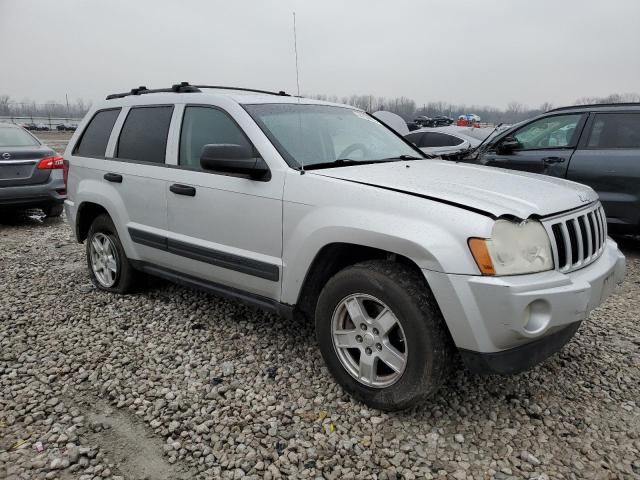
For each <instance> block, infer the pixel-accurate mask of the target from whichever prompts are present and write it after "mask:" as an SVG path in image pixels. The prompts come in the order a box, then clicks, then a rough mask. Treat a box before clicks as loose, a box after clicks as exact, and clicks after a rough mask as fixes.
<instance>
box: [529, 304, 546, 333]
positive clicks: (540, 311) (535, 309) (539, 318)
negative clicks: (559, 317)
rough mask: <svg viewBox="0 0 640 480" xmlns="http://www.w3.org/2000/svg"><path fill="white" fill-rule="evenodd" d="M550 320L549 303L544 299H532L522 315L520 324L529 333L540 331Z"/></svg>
mask: <svg viewBox="0 0 640 480" xmlns="http://www.w3.org/2000/svg"><path fill="white" fill-rule="evenodd" d="M549 320H551V305H549V303H548V302H547V301H546V300H534V301H533V302H531V303H530V304H529V305H527V308H525V309H524V313H523V315H522V326H523V328H524V331H525V332H526V333H529V334H536V333H540V332H542V331H543V330H544V329H545V328H547V325H549Z"/></svg>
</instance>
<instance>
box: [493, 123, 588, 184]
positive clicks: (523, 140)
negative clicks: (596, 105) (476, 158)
mask: <svg viewBox="0 0 640 480" xmlns="http://www.w3.org/2000/svg"><path fill="white" fill-rule="evenodd" d="M584 117H585V115H582V114H565V115H553V116H549V117H544V118H540V119H538V120H534V121H533V122H531V123H529V124H527V125H524V126H523V127H521V128H519V129H518V130H516V131H515V132H513V133H512V134H510V135H508V136H507V137H503V138H502V139H501V140H499V141H498V142H496V144H495V145H493V146H492V147H491V149H490V150H488V151H487V152H486V153H485V154H484V155H483V156H482V157H481V163H482V164H484V165H491V166H494V167H501V168H511V169H514V170H521V171H525V172H533V173H542V174H545V175H553V176H555V177H564V176H565V174H566V172H567V167H568V165H569V162H570V160H571V155H572V154H573V151H574V149H575V146H576V144H577V142H578V138H579V137H580V132H581V131H582V127H583V126H584ZM514 140H515V142H514ZM507 144H511V148H505V147H506V146H507Z"/></svg>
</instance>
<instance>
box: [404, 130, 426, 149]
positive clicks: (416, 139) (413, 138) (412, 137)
mask: <svg viewBox="0 0 640 480" xmlns="http://www.w3.org/2000/svg"><path fill="white" fill-rule="evenodd" d="M422 135H423V133H410V134H409V135H407V136H406V137H404V138H406V139H407V140H409V141H410V142H411V143H413V144H414V145H416V146H419V145H420V139H421V138H422Z"/></svg>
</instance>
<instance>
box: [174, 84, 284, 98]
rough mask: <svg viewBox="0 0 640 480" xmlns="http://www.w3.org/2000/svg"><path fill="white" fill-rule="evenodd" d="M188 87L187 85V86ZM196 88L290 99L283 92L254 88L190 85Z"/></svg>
mask: <svg viewBox="0 0 640 480" xmlns="http://www.w3.org/2000/svg"><path fill="white" fill-rule="evenodd" d="M187 85H188V84H187ZM192 86H194V87H196V88H213V89H216V90H238V91H240V92H254V93H265V94H267V95H278V96H280V97H290V96H291V95H289V94H288V93H287V92H285V91H284V90H280V91H279V92H271V91H269V90H256V89H255V88H243V87H224V86H221V85H192Z"/></svg>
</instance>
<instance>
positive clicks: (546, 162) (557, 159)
mask: <svg viewBox="0 0 640 480" xmlns="http://www.w3.org/2000/svg"><path fill="white" fill-rule="evenodd" d="M562 162H564V157H545V158H543V159H542V163H543V164H544V165H553V164H554V163H562Z"/></svg>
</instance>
